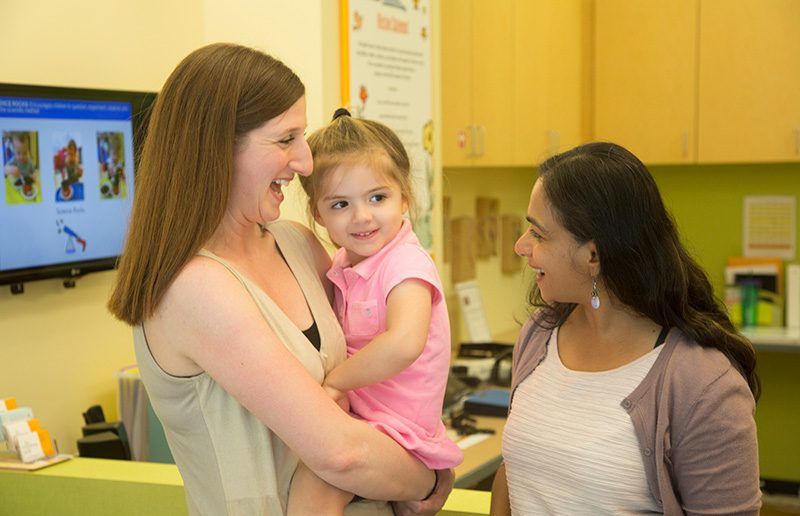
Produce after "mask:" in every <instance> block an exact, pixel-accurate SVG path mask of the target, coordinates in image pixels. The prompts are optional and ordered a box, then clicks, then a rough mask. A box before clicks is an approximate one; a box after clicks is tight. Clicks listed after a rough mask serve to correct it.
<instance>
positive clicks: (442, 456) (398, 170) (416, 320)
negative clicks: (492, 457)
mask: <svg viewBox="0 0 800 516" xmlns="http://www.w3.org/2000/svg"><path fill="white" fill-rule="evenodd" d="M308 143H309V146H310V147H311V152H312V155H313V157H314V172H313V174H311V176H308V177H303V178H301V182H302V184H303V188H304V189H305V191H306V193H307V194H308V196H309V208H310V210H311V213H312V215H313V216H314V219H315V220H316V221H317V223H319V224H320V225H322V226H324V227H325V228H326V229H327V231H328V234H329V235H330V238H331V240H332V241H333V242H334V243H335V244H336V245H337V246H339V247H340V249H339V250H338V251H337V252H336V254H335V255H334V257H333V265H332V267H331V270H330V271H329V272H328V278H329V279H330V280H331V282H332V283H333V285H334V291H335V292H334V311H335V312H336V314H337V316H338V318H339V322H340V323H341V325H342V329H343V330H344V334H345V338H346V340H347V354H348V357H349V358H348V359H347V360H345V361H344V362H342V363H341V364H340V365H339V366H338V367H336V368H335V369H334V370H333V371H331V372H330V373H329V374H328V376H327V378H326V379H325V383H324V384H323V387H324V388H325V389H326V390H327V391H328V393H329V394H330V395H331V396H332V397H333V398H334V399H336V400H337V401H339V402H340V404H342V405H343V406H344V407H346V406H347V403H348V402H349V407H350V411H351V412H352V413H353V415H354V416H355V417H358V418H361V419H363V420H365V421H366V422H368V423H369V424H371V425H372V426H374V427H375V428H377V429H379V430H381V431H383V432H384V433H386V434H387V435H389V436H390V437H392V438H393V439H394V440H395V441H397V442H398V443H399V444H400V445H401V446H403V447H404V448H405V449H406V450H408V452H409V453H411V454H413V455H414V456H415V457H417V458H418V459H419V460H420V461H421V462H422V463H423V464H425V465H426V466H427V467H428V468H430V469H447V468H451V467H453V466H456V465H458V464H459V463H460V462H461V460H462V458H463V456H462V453H461V450H460V449H459V448H458V447H457V446H456V445H455V444H454V443H453V442H452V441H450V440H449V439H448V438H447V435H446V434H445V427H444V425H443V424H442V419H441V417H442V399H443V397H444V390H445V385H446V383H447V372H448V369H449V366H450V326H449V321H448V317H447V306H446V305H445V300H444V294H443V290H442V285H441V281H440V280H439V276H438V274H437V272H436V268H435V266H434V264H433V260H431V258H430V256H429V255H428V253H427V252H426V251H425V250H424V249H423V248H422V246H421V245H420V243H419V241H418V240H417V237H416V235H414V233H413V231H412V230H411V224H410V222H409V221H408V220H406V219H405V218H404V217H403V214H404V213H405V212H407V211H408V209H409V207H410V205H411V204H412V195H411V178H410V169H409V160H408V155H407V154H406V151H405V149H404V148H403V144H402V143H401V142H400V140H399V139H398V137H397V136H396V135H395V134H394V133H393V132H392V131H391V130H390V129H389V128H388V127H386V126H384V125H381V124H379V123H377V122H373V121H369V120H361V119H355V118H351V117H350V114H349V113H347V111H346V110H338V111H337V113H336V115H334V120H333V121H332V122H331V124H330V125H328V126H327V127H325V128H323V129H320V130H319V131H317V132H315V133H314V134H312V135H311V136H310V137H309V139H308ZM435 489H436V486H435V485H434V486H432V489H431V492H433V491H434V490H435ZM352 498H353V495H352V494H351V493H345V492H343V491H340V490H339V489H337V488H335V487H333V486H331V485H329V484H327V483H325V482H324V481H323V480H321V479H320V478H319V477H317V476H316V475H314V473H312V472H311V471H310V470H308V469H306V468H305V467H304V466H302V465H301V466H300V467H299V468H298V470H297V472H296V473H295V475H294V479H293V480H292V488H291V493H290V496H289V514H323V513H324V514H341V513H342V510H343V508H344V506H345V505H346V504H347V503H348V502H349V501H350V500H351V499H352Z"/></svg>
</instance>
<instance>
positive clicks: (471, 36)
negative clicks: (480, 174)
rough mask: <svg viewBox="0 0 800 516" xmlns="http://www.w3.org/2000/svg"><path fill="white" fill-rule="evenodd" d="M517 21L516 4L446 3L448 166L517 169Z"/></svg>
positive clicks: (443, 30) (509, 1)
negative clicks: (514, 157)
mask: <svg viewBox="0 0 800 516" xmlns="http://www.w3.org/2000/svg"><path fill="white" fill-rule="evenodd" d="M512 17H513V0H497V1H493V2H486V1H484V0H447V1H443V3H442V22H441V35H442V40H441V41H442V68H441V70H442V136H443V137H442V145H443V148H442V155H443V159H444V164H445V166H465V165H479V166H488V165H507V164H510V163H511V159H512V152H513V143H512V136H511V133H512V132H513V129H512V127H511V125H512V119H513V115H512V113H513V99H512V94H511V91H512V88H513V85H514V70H513V52H512V45H513V34H512V32H511V31H510V30H509V27H508V25H509V23H510V20H512Z"/></svg>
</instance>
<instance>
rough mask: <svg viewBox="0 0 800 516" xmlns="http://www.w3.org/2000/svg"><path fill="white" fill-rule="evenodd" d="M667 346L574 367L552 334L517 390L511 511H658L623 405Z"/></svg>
mask: <svg viewBox="0 0 800 516" xmlns="http://www.w3.org/2000/svg"><path fill="white" fill-rule="evenodd" d="M661 349H663V346H659V347H657V348H655V349H654V350H652V351H650V352H649V353H648V354H646V355H644V356H642V357H640V358H638V359H636V360H634V361H633V362H631V363H629V364H626V365H624V366H622V367H619V368H617V369H613V370H610V371H601V372H582V371H572V370H569V369H567V368H566V367H565V366H564V364H563V363H562V362H561V359H560V357H559V353H558V329H555V330H554V331H553V333H552V336H551V337H550V342H549V346H548V351H547V355H546V356H545V358H544V360H543V361H542V363H541V364H539V366H538V367H537V368H536V369H535V370H534V372H533V373H531V375H530V376H528V378H526V379H525V380H523V382H522V383H521V384H520V385H519V387H518V388H517V390H516V392H515V393H514V400H513V406H512V410H511V413H510V414H509V417H508V421H507V423H506V427H505V431H504V434H503V458H504V460H505V465H506V476H507V478H508V490H509V496H510V499H511V512H512V514H515V515H528V514H569V515H573V514H592V515H599V514H652V513H659V512H660V508H659V506H658V505H657V504H656V501H655V499H654V498H653V496H652V495H651V494H650V490H649V489H648V486H647V480H646V478H645V472H644V464H643V462H642V456H641V452H640V450H639V442H638V439H637V437H636V434H635V433H634V429H633V423H631V420H630V416H629V415H628V413H627V412H626V411H625V409H623V408H622V406H621V405H620V403H621V401H622V400H623V399H624V398H625V397H626V396H628V395H629V394H630V393H631V392H632V391H633V390H634V389H635V388H636V387H637V386H638V385H639V383H641V381H642V380H643V379H644V377H645V376H646V375H647V372H648V371H649V370H650V368H651V367H652V365H653V363H654V362H655V360H656V358H657V357H658V354H659V353H660V351H661Z"/></svg>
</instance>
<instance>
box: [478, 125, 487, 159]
mask: <svg viewBox="0 0 800 516" xmlns="http://www.w3.org/2000/svg"><path fill="white" fill-rule="evenodd" d="M478 133H479V134H480V139H481V146H480V151H478V153H479V154H478V156H483V154H484V152H486V128H485V127H483V126H482V125H479V126H478Z"/></svg>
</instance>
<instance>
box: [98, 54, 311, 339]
mask: <svg viewBox="0 0 800 516" xmlns="http://www.w3.org/2000/svg"><path fill="white" fill-rule="evenodd" d="M304 92H305V88H304V86H303V83H302V82H301V81H300V79H299V78H298V77H297V75H295V74H294V72H292V70H290V69H289V68H288V67H287V66H286V65H284V64H283V63H282V62H280V61H278V60H277V59H275V58H273V57H271V56H269V55H267V54H264V53H263V52H259V51H258V50H254V49H252V48H247V47H243V46H240V45H233V44H227V43H216V44H213V45H208V46H205V47H202V48H200V49H198V50H195V51H194V52H192V53H191V54H189V55H188V56H187V57H186V58H185V59H184V60H183V61H181V63H180V64H179V65H178V66H177V68H175V70H174V71H173V72H172V74H171V75H170V76H169V78H168V79H167V82H166V83H165V84H164V87H163V88H162V89H161V92H160V93H159V94H158V97H157V98H156V101H155V104H154V106H153V108H152V112H151V114H150V122H149V125H148V128H147V136H146V139H145V141H144V146H143V148H142V151H141V159H140V162H139V168H138V170H137V171H136V195H135V196H134V201H133V213H132V215H131V221H130V227H129V230H128V238H127V242H126V244H125V249H124V251H123V253H122V256H121V258H120V261H119V273H118V276H117V282H116V285H115V286H114V291H113V293H112V294H111V299H110V300H109V302H108V308H109V310H110V311H111V313H112V314H114V315H115V316H116V317H117V318H119V319H121V320H123V321H125V322H127V323H128V324H132V325H134V324H139V323H140V322H142V321H143V320H144V319H146V318H147V317H149V316H151V315H152V314H153V312H154V310H155V309H156V307H157V306H158V303H159V302H160V301H161V299H162V298H163V296H164V293H165V292H166V290H167V288H169V286H170V284H171V283H172V281H173V280H174V279H175V276H176V275H177V274H178V273H179V272H180V270H181V269H182V268H183V266H184V265H186V263H187V262H188V261H189V260H190V259H191V258H192V256H194V255H195V254H197V251H198V250H199V249H200V247H201V246H202V245H203V244H204V243H205V242H206V241H208V239H209V238H211V235H212V234H213V232H214V231H215V230H216V228H217V226H219V224H220V221H221V220H222V217H223V214H224V210H225V206H226V204H227V201H228V195H229V193H230V189H231V180H232V177H233V155H234V150H235V149H236V147H237V145H238V144H239V143H240V142H241V141H242V140H243V138H244V137H245V135H246V134H247V133H248V132H250V131H252V130H253V129H256V128H258V127H261V126H262V125H263V124H264V123H265V122H267V121H268V120H270V119H272V118H275V117H276V116H278V115H280V114H281V113H283V112H285V111H286V110H287V109H289V108H290V107H291V106H292V105H293V104H294V103H295V102H297V100H298V99H300V97H302V96H303V94H304Z"/></svg>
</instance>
